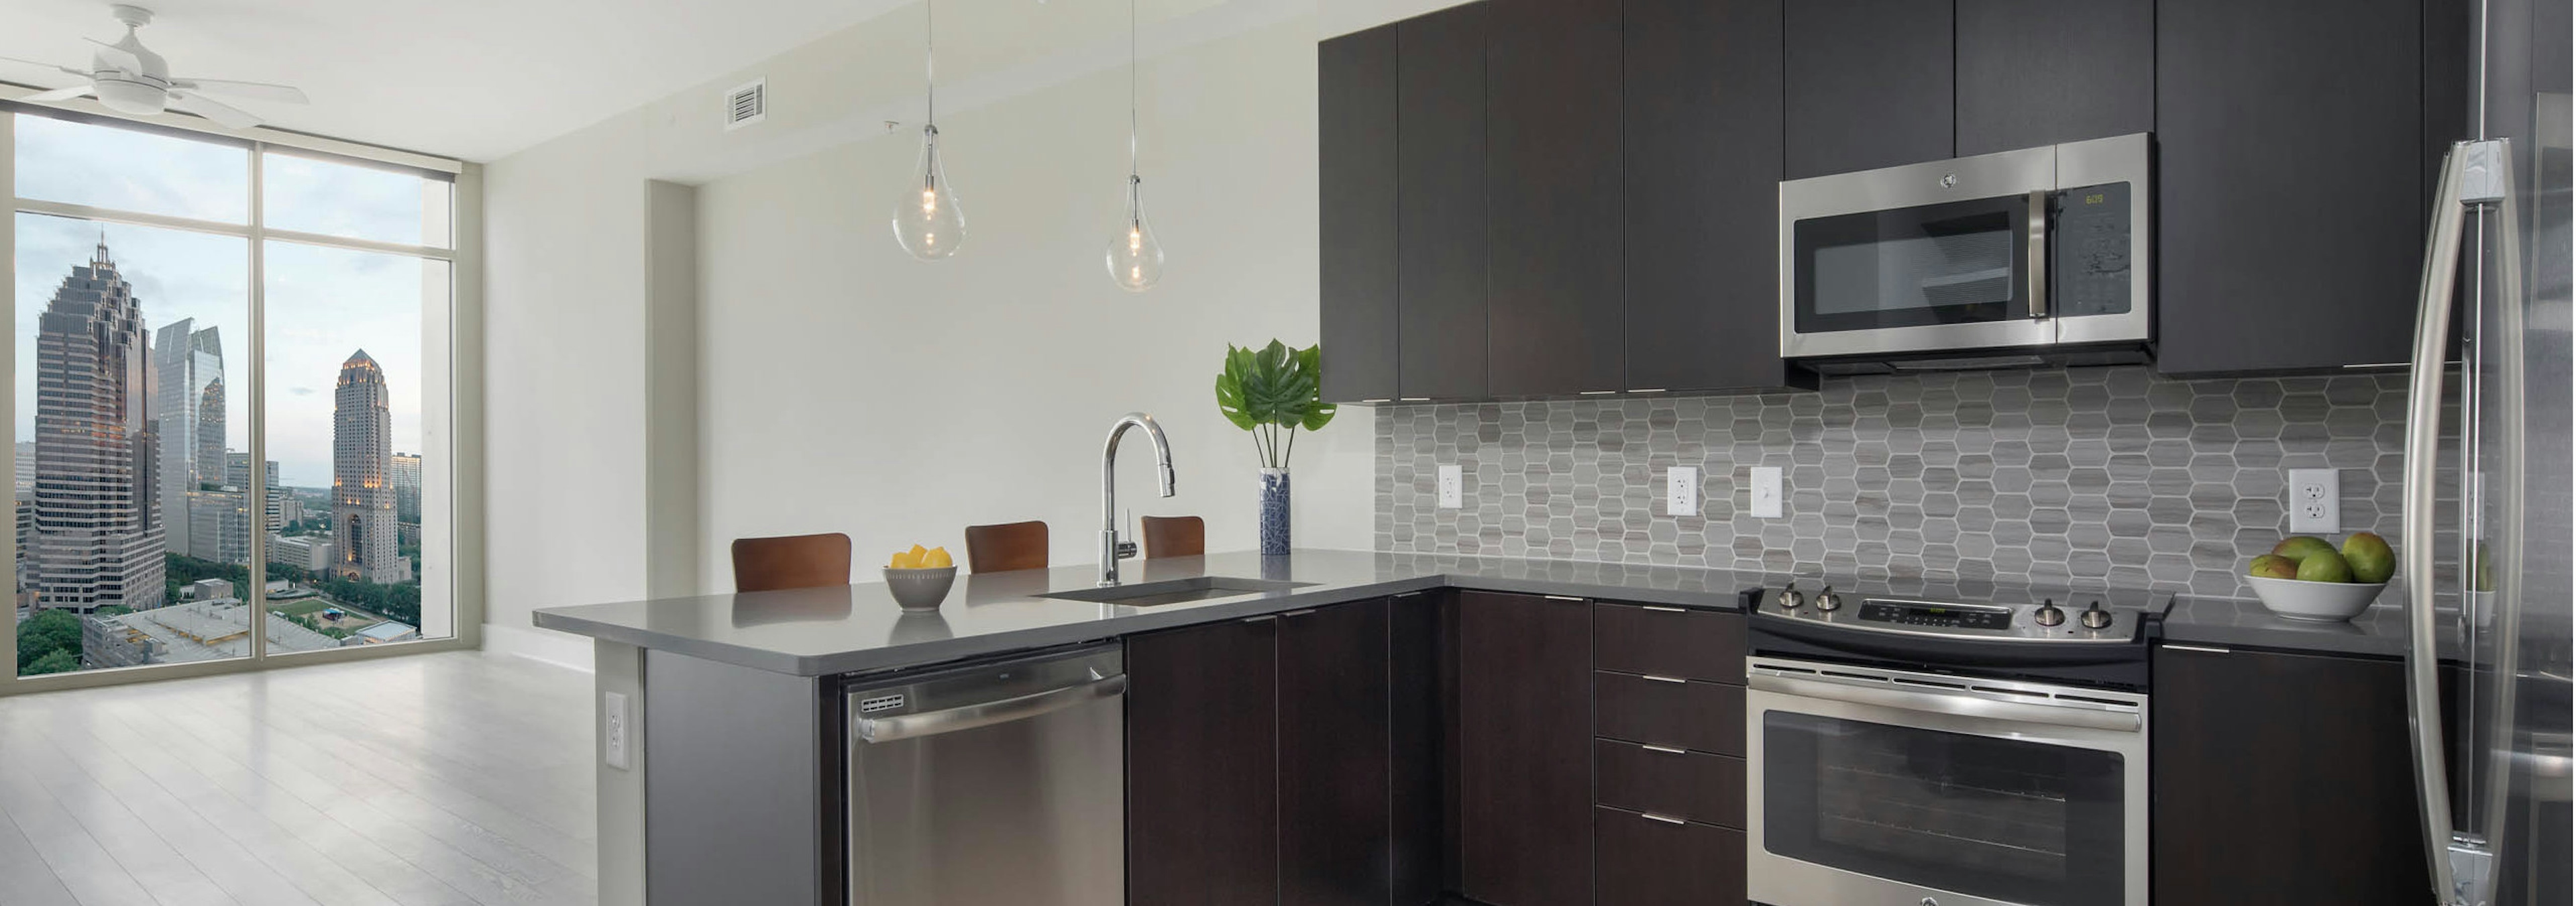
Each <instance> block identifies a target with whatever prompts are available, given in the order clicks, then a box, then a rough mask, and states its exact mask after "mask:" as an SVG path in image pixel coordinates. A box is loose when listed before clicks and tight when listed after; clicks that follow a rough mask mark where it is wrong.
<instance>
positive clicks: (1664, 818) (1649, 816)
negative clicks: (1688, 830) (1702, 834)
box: [1637, 812, 1690, 824]
mask: <svg viewBox="0 0 2576 906" xmlns="http://www.w3.org/2000/svg"><path fill="white" fill-rule="evenodd" d="M1637 817H1640V818H1644V819H1646V820H1648V821H1661V822H1663V823H1665V824H1689V823H1690V822H1688V821H1684V820H1682V819H1680V818H1674V817H1671V816H1668V815H1658V814H1655V813H1653V812H1638V813H1637Z"/></svg>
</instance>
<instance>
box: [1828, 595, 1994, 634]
mask: <svg viewBox="0 0 2576 906" xmlns="http://www.w3.org/2000/svg"><path fill="white" fill-rule="evenodd" d="M2012 617H2013V612H2012V608H2009V607H1980V606H1975V605H1968V604H1928V603H1924V602H1921V601H1879V600H1872V601H1869V602H1867V603H1864V604H1862V605H1861V606H1860V618H1861V619H1862V620H1864V621H1867V622H1872V623H1898V624H1902V625H1906V626H1940V627H1947V628H1955V629H2010V628H2012Z"/></svg>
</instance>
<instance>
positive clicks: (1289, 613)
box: [1280, 607, 1315, 617]
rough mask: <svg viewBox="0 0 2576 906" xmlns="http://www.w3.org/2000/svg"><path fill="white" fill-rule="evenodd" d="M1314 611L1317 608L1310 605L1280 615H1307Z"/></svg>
mask: <svg viewBox="0 0 2576 906" xmlns="http://www.w3.org/2000/svg"><path fill="white" fill-rule="evenodd" d="M1314 612H1315V608H1312V607H1309V608H1306V609H1304V610H1291V611H1289V612H1287V613H1283V614H1280V616H1283V617H1302V616H1305V615H1307V614H1310V613H1314Z"/></svg>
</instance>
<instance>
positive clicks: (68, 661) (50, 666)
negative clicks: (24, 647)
mask: <svg viewBox="0 0 2576 906" xmlns="http://www.w3.org/2000/svg"><path fill="white" fill-rule="evenodd" d="M78 669H80V659H79V658H75V657H73V656H72V653H71V652H69V651H65V650H62V649H59V648H57V649H54V650H53V651H51V652H48V653H46V655H45V656H44V657H40V658H37V659H36V662H35V663H32V664H28V665H25V666H22V667H19V668H18V675H19V676H43V675H45V674H48V673H70V672H72V671H74V670H78Z"/></svg>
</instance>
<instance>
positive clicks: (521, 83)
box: [0, 0, 905, 161]
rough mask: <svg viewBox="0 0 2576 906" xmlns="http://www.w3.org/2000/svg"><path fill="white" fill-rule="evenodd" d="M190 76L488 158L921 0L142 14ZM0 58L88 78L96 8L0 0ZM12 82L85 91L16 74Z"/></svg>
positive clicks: (619, 0) (337, 1)
mask: <svg viewBox="0 0 2576 906" xmlns="http://www.w3.org/2000/svg"><path fill="white" fill-rule="evenodd" d="M138 3H139V4H140V5H143V6H147V7H150V8H152V9H153V10H154V11H155V12H156V13H158V16H157V18H156V20H155V21H154V22H153V24H152V25H150V26H147V27H146V28H144V30H143V32H142V35H143V41H144V45H145V46H147V47H150V48H152V49H153V50H155V51H158V52H159V53H160V54H161V55H162V56H164V57H167V58H168V59H169V61H170V68H171V71H172V72H173V74H175V75H180V76H188V77H199V78H218V79H243V80H248V81H255V82H280V83H285V84H292V85H296V86H298V87H301V88H303V89H304V90H305V93H306V94H308V95H310V96H311V97H312V99H313V103H312V105H311V106H309V107H297V106H293V105H282V104H267V103H259V102H239V103H238V106H241V107H243V108H244V109H248V110H250V111H251V112H253V113H256V114H259V115H260V116H262V117H265V118H267V119H268V120H269V121H270V122H271V123H272V124H274V125H276V126H279V127H282V128H287V129H293V130H297V131H302V132H311V133H316V134H321V135H327V136H331V137H334V138H342V139H348V140H352V141H360V142H368V143H372V144H378V145H386V146H390V147H395V148H401V149H405V150H411V151H420V152H425V153H430V154H439V155H445V156H451V157H458V158H462V159H465V160H476V161H488V160H491V159H494V158H497V157H502V156H505V155H507V154H509V153H511V152H514V151H517V150H520V149H522V148H526V147H528V146H531V145H534V144H537V143H539V142H542V141H544V140H546V139H549V138H552V137H554V136H557V135H561V134H564V133H566V132H570V131H572V130H574V129H578V128H580V127H582V126H584V125H588V124H590V123H592V122H596V121H598V120H600V119H603V118H606V117H608V116H611V115H614V114H616V113H619V112H621V111H625V110H629V109H632V108H635V107H637V106H640V105H642V104H644V103H646V102H649V101H652V100H655V99H658V98H661V97H664V96H666V95H669V94H672V93H674V92H677V91H680V90H682V89H685V88H688V87H690V86H693V85H696V84H697V83H699V82H702V81H705V80H707V79H711V78H714V77H716V76H719V75H722V74H724V73H726V72H730V71H732V70H735V69H739V68H741V67H743V66H746V65H749V64H751V63H755V62H758V61H760V60H762V59H765V58H767V57H769V56H771V55H774V54H777V53H779V52H781V51H784V50H787V49H788V48H791V47H795V46H797V45H800V44H804V43H806V42H809V41H812V40H814V39H815V38H816V37H818V36H821V35H824V34H828V33H831V32H834V31H838V30H840V29H843V28H847V27H849V26H852V25H855V24H857V23H859V22H862V21H865V20H867V19H869V18H872V17H875V16H877V15H881V14H883V13H885V12H886V11H887V10H889V9H892V8H895V7H898V6H902V5H905V0H138ZM0 23H5V25H0V56H6V57H19V58H25V59H32V60H43V61H48V62H61V63H68V64H72V65H75V66H86V65H87V63H88V60H89V49H88V48H89V45H88V44H86V43H84V42H83V41H82V40H81V39H82V38H84V37H92V38H99V39H102V40H114V39H115V38H117V37H118V36H119V35H121V34H122V33H123V26H120V25H118V24H117V23H116V21H115V20H114V19H112V18H110V17H109V15H108V11H107V4H106V3H105V2H96V0H0ZM0 80H5V81H11V82H17V83H20V84H30V85H36V86H39V87H44V88H55V87H61V86H64V85H68V84H72V82H73V81H75V80H74V79H73V77H71V76H66V75H62V74H60V73H52V74H48V73H47V72H46V71H44V70H41V69H34V68H33V67H26V66H19V65H15V64H0Z"/></svg>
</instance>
